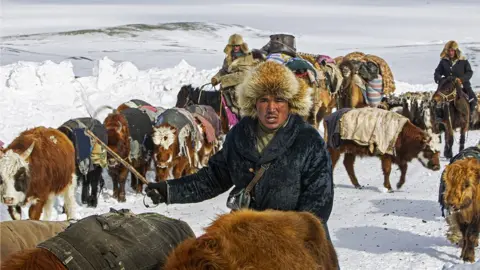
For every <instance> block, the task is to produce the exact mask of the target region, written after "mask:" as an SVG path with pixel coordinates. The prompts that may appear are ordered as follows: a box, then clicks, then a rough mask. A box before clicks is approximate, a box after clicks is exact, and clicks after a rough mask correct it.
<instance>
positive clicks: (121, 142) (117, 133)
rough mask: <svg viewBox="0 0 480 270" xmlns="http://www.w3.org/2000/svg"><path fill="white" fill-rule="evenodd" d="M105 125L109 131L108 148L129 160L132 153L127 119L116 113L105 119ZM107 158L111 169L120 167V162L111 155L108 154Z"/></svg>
mask: <svg viewBox="0 0 480 270" xmlns="http://www.w3.org/2000/svg"><path fill="white" fill-rule="evenodd" d="M103 124H104V125H105V128H106V130H107V136H108V147H109V148H110V149H112V151H113V152H115V153H117V154H118V155H119V156H120V157H121V158H124V159H125V158H127V157H128V155H129V153H130V140H129V137H130V130H129V128H128V122H127V120H126V119H125V117H124V116H123V115H122V114H121V113H118V112H116V111H115V112H114V113H111V114H109V115H108V116H107V118H105V120H104V121H103ZM107 156H108V166H109V167H115V166H117V165H118V162H117V161H116V159H115V158H114V157H113V156H112V155H111V154H110V153H108V154H107Z"/></svg>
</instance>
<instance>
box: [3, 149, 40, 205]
mask: <svg viewBox="0 0 480 270" xmlns="http://www.w3.org/2000/svg"><path fill="white" fill-rule="evenodd" d="M34 146H35V142H33V143H32V144H31V145H30V146H29V147H28V148H27V149H26V150H25V151H23V152H21V153H17V152H15V151H13V150H12V149H10V150H7V151H5V153H2V155H1V157H0V199H1V202H2V203H4V204H6V205H9V206H13V205H19V204H23V202H24V201H25V199H26V194H27V188H28V182H29V178H30V173H29V166H28V157H29V156H30V154H31V153H32V151H33V149H34Z"/></svg>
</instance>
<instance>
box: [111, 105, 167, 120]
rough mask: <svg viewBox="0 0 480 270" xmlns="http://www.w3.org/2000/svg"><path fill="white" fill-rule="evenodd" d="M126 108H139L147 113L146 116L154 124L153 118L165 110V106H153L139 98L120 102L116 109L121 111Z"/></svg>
mask: <svg viewBox="0 0 480 270" xmlns="http://www.w3.org/2000/svg"><path fill="white" fill-rule="evenodd" d="M127 108H135V109H139V110H140V111H142V112H144V113H145V114H147V115H148V117H149V118H150V120H151V122H152V125H154V124H155V120H156V119H157V117H158V116H159V115H160V114H161V113H162V112H163V111H165V108H163V107H160V106H157V107H154V106H153V105H152V104H150V103H148V102H146V101H143V100H140V99H131V100H129V101H127V102H123V103H122V104H120V105H119V106H118V107H117V111H118V112H121V111H123V110H125V109H127Z"/></svg>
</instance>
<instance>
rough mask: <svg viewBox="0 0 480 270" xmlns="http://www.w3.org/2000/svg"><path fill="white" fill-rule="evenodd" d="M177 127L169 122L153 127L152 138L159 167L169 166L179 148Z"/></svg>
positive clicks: (156, 162) (154, 158) (156, 163)
mask: <svg viewBox="0 0 480 270" xmlns="http://www.w3.org/2000/svg"><path fill="white" fill-rule="evenodd" d="M176 133H177V129H176V128H174V127H173V126H171V125H170V124H168V123H164V124H161V125H159V126H157V127H154V128H153V136H152V140H153V143H154V144H155V147H154V148H155V150H154V157H153V160H154V161H155V166H156V167H157V168H162V169H165V168H168V167H169V165H170V164H171V163H172V161H173V158H174V153H175V151H176V150H177V151H178V149H176V148H178V138H177V137H178V136H177V134H176Z"/></svg>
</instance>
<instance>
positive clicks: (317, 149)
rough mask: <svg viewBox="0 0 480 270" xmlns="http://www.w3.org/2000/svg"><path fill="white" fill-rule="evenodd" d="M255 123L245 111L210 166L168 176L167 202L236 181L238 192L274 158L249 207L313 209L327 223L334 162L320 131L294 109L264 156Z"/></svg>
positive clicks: (191, 199)
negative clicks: (183, 175)
mask: <svg viewBox="0 0 480 270" xmlns="http://www.w3.org/2000/svg"><path fill="white" fill-rule="evenodd" d="M256 125H257V120H254V119H253V118H252V117H244V118H243V119H242V120H241V121H240V122H239V123H238V124H237V125H235V126H234V127H233V128H232V130H230V132H229V133H228V134H227V137H226V140H225V143H224V145H223V149H222V150H221V151H219V152H217V153H216V154H215V155H214V156H213V157H211V158H210V160H209V163H208V166H207V167H205V168H202V169H201V170H200V171H199V172H197V173H196V174H193V175H189V176H185V177H182V178H180V179H175V180H171V181H167V186H168V188H167V190H168V191H167V194H168V196H167V204H171V203H195V202H201V201H204V200H208V199H210V198H213V197H215V196H217V195H219V194H221V193H224V192H226V191H227V190H229V189H230V188H231V187H232V186H235V188H234V189H233V190H232V193H236V192H238V191H239V190H241V189H242V188H245V187H246V186H247V185H248V183H249V182H250V181H251V180H252V179H253V177H254V171H256V170H258V169H259V168H260V166H261V165H262V164H265V163H270V167H269V169H268V170H266V171H265V174H264V175H263V177H262V179H260V181H259V182H258V183H257V185H256V186H255V188H254V191H253V192H252V196H253V201H252V203H251V205H250V208H252V209H255V210H265V209H276V210H294V211H310V212H312V213H314V214H315V215H316V216H318V217H319V218H321V219H322V220H323V222H324V223H325V224H326V222H327V221H328V218H329V217H330V213H331V211H332V206H333V180H332V162H331V159H330V155H329V154H328V152H327V150H326V146H325V142H324V140H323V139H322V137H321V136H320V134H319V133H318V131H317V130H315V129H314V128H313V127H311V126H310V125H308V124H307V123H305V121H304V120H303V119H302V118H301V117H300V116H298V115H296V114H293V115H291V117H290V120H289V121H288V123H287V125H286V126H285V127H282V128H280V129H279V130H278V131H277V133H276V135H275V137H274V138H273V139H272V141H271V142H270V144H269V145H268V146H267V148H265V149H264V151H263V154H262V156H260V154H259V153H258V151H257V150H256V147H255V142H256V133H255V127H256Z"/></svg>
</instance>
